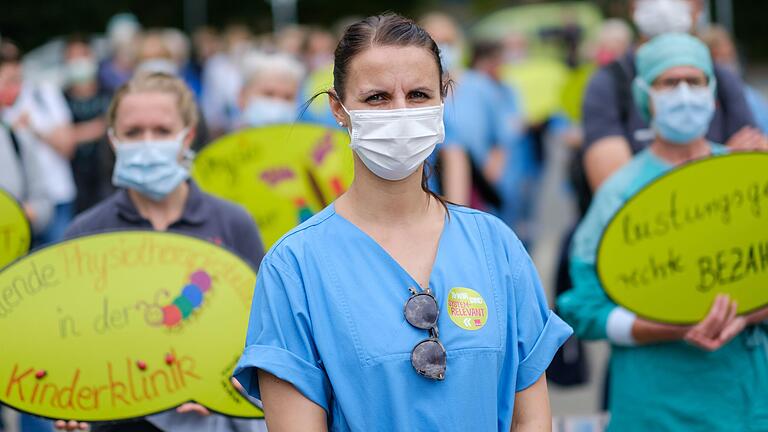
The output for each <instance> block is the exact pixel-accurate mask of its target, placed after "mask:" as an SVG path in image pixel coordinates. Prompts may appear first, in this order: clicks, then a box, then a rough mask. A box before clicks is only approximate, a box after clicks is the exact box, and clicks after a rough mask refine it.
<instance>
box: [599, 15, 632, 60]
mask: <svg viewBox="0 0 768 432" xmlns="http://www.w3.org/2000/svg"><path fill="white" fill-rule="evenodd" d="M631 47H632V29H631V28H630V27H629V25H628V24H627V23H626V22H625V21H624V20H622V19H618V18H611V19H607V20H605V21H604V22H603V24H602V25H601V26H600V33H599V34H598V36H597V42H596V43H595V52H594V55H593V58H594V60H595V63H597V65H598V66H607V65H609V64H611V63H612V62H614V61H615V60H616V59H618V58H621V57H623V56H625V55H626V54H627V52H628V51H629V50H630V48H631Z"/></svg>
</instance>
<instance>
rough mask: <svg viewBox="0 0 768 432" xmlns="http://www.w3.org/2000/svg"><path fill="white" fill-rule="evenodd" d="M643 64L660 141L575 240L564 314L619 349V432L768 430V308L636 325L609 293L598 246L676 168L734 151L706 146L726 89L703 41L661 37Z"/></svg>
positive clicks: (599, 201) (607, 191)
mask: <svg viewBox="0 0 768 432" xmlns="http://www.w3.org/2000/svg"><path fill="white" fill-rule="evenodd" d="M636 66H637V72H638V76H637V79H636V80H635V82H634V86H633V92H634V100H635V103H636V104H637V106H638V109H639V110H640V112H641V113H642V114H643V115H644V116H645V117H646V120H649V119H650V124H651V126H652V128H653V130H654V132H655V139H654V141H653V143H652V144H651V145H650V147H649V148H647V149H646V150H643V151H642V152H640V153H638V155H637V156H635V158H634V159H633V160H632V161H631V162H630V163H629V164H627V165H625V166H624V167H622V168H621V169H620V170H619V171H617V172H616V173H615V174H614V175H613V176H611V177H610V178H609V179H608V180H607V181H606V182H605V183H604V184H603V186H601V188H600V189H598V191H597V194H596V196H595V198H594V200H593V201H592V205H591V207H590V208H589V211H588V212H587V215H586V217H585V218H584V219H583V220H582V222H581V224H580V225H579V227H578V229H577V231H576V234H575V235H574V241H573V248H572V250H571V277H572V279H573V282H574V288H573V289H572V290H570V291H568V292H566V293H565V294H563V295H562V296H561V297H560V298H559V299H558V306H559V307H560V311H561V313H562V314H563V316H564V317H565V319H566V320H567V321H568V322H569V323H570V324H572V325H573V326H574V328H575V329H576V333H577V334H578V336H579V337H582V338H584V339H608V340H609V341H610V342H611V345H612V357H611V363H610V368H611V369H610V370H611V382H610V389H609V392H608V394H609V401H608V408H609V411H610V424H609V426H608V430H609V431H630V432H631V431H651V430H652V431H680V430H685V431H725V430H729V431H730V430H733V431H747V430H755V431H757V430H768V393H767V392H766V391H765V388H766V386H768V358H767V357H766V355H768V336H766V325H765V323H764V320H765V319H766V318H767V317H768V310H765V309H764V310H761V311H758V312H755V313H753V314H751V315H748V316H737V315H736V308H737V305H736V304H735V302H733V301H731V300H730V299H729V298H728V297H727V296H718V297H717V299H716V300H715V302H714V304H713V305H712V308H711V310H710V312H709V314H708V316H707V317H706V318H705V319H704V320H702V321H701V322H700V323H698V324H696V325H693V326H674V325H667V324H660V323H655V322H651V321H647V320H644V319H642V318H638V317H636V316H635V315H634V314H632V313H631V312H629V311H627V310H626V309H624V308H622V307H620V306H617V305H616V304H614V303H613V302H612V301H611V300H610V299H609V298H608V297H607V296H606V294H605V292H604V291H603V290H602V288H601V286H600V282H599V280H598V277H597V273H596V270H595V260H596V254H597V248H598V242H599V240H600V236H601V235H602V232H603V230H604V229H605V227H606V225H607V224H608V222H609V220H610V219H611V217H612V216H613V214H614V213H615V212H616V211H617V210H619V208H621V206H622V205H623V204H624V203H625V202H626V201H627V200H629V199H630V198H631V197H632V196H633V195H634V194H635V193H637V192H638V191H639V190H640V189H641V188H643V186H645V185H647V184H648V183H650V182H651V181H652V180H654V179H655V178H657V177H659V176H660V175H662V174H663V173H665V172H667V171H669V170H670V169H672V168H673V167H675V166H676V165H680V164H682V163H685V162H687V161H690V160H692V159H697V158H702V157H707V156H710V155H717V154H722V153H724V152H725V147H723V146H721V145H719V144H715V143H711V142H708V141H707V140H706V139H705V138H704V136H705V134H706V132H707V129H708V127H709V122H710V120H711V118H712V115H713V112H714V110H715V98H714V92H715V86H716V85H717V83H716V82H715V79H714V74H713V67H712V60H711V58H710V55H709V51H708V50H707V48H706V46H704V44H703V43H701V42H700V41H699V40H698V39H696V38H694V37H692V36H689V35H687V34H674V33H672V34H666V35H662V36H658V37H656V38H654V39H652V40H651V41H649V42H648V43H646V44H645V45H643V46H642V47H641V48H640V49H639V50H638V52H637V57H636Z"/></svg>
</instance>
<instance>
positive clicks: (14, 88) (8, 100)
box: [0, 84, 21, 107]
mask: <svg viewBox="0 0 768 432" xmlns="http://www.w3.org/2000/svg"><path fill="white" fill-rule="evenodd" d="M19 93H21V86H20V85H18V84H11V85H8V86H5V87H3V88H0V107H9V106H11V105H13V104H14V103H15V102H16V99H17V98H18V97H19Z"/></svg>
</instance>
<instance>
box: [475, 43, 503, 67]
mask: <svg viewBox="0 0 768 432" xmlns="http://www.w3.org/2000/svg"><path fill="white" fill-rule="evenodd" d="M503 53H504V47H503V45H502V44H501V42H498V41H490V40H478V41H475V42H474V43H473V44H472V60H471V61H470V65H471V66H472V67H474V66H476V65H477V63H478V62H480V61H483V60H487V59H492V58H496V57H499V56H501V55H502V54H503Z"/></svg>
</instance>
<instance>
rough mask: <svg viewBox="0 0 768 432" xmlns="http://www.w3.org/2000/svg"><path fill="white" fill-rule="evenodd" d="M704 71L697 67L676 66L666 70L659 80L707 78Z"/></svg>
mask: <svg viewBox="0 0 768 432" xmlns="http://www.w3.org/2000/svg"><path fill="white" fill-rule="evenodd" d="M705 75H706V73H704V71H703V70H701V69H699V68H697V67H695V66H675V67H671V68H669V69H667V70H665V71H664V72H663V73H662V74H661V75H659V77H658V78H657V79H659V78H662V79H664V78H685V77H701V76H705Z"/></svg>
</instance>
